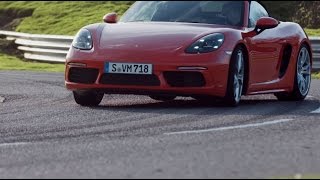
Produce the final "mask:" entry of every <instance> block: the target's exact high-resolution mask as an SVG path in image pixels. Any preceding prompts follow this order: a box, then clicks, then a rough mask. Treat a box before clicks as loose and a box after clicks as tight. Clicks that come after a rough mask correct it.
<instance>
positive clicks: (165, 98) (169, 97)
mask: <svg viewBox="0 0 320 180" xmlns="http://www.w3.org/2000/svg"><path fill="white" fill-rule="evenodd" d="M176 97H177V96H174V95H152V96H150V98H151V99H154V100H157V101H172V100H174V99H175V98H176Z"/></svg>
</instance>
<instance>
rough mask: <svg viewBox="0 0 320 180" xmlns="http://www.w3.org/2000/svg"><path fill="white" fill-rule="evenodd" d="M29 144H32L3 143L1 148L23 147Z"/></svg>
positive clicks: (0, 145)
mask: <svg viewBox="0 0 320 180" xmlns="http://www.w3.org/2000/svg"><path fill="white" fill-rule="evenodd" d="M27 144H30V143H26V142H15V143H3V144H0V147H8V146H21V145H27Z"/></svg>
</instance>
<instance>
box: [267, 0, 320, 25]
mask: <svg viewBox="0 0 320 180" xmlns="http://www.w3.org/2000/svg"><path fill="white" fill-rule="evenodd" d="M261 3H262V4H264V5H265V6H266V8H267V9H268V11H269V13H270V16H272V17H274V18H276V19H278V20H281V21H293V22H296V23H299V24H300V25H301V26H302V27H304V28H313V29H317V28H320V1H261Z"/></svg>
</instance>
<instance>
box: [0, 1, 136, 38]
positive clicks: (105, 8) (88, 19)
mask: <svg viewBox="0 0 320 180" xmlns="http://www.w3.org/2000/svg"><path fill="white" fill-rule="evenodd" d="M132 3H133V2H132V1H104V2H103V1H75V2H73V1H30V2H27V1H11V2H10V1H9V2H8V1H2V2H0V10H2V11H6V10H8V9H10V10H15V11H16V12H22V11H23V10H26V9H33V10H34V11H33V13H32V16H30V17H26V18H24V19H23V20H22V22H21V23H20V25H19V26H18V27H17V28H16V31H19V32H26V33H38V34H60V35H75V34H76V32H77V31H78V30H79V29H80V28H81V27H83V26H85V25H88V24H93V23H99V22H102V17H103V16H104V15H105V14H106V13H109V12H117V13H118V14H119V15H120V16H121V15H122V14H123V13H124V12H125V11H126V10H127V9H128V7H129V6H130V5H131V4H132Z"/></svg>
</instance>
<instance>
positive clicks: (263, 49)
mask: <svg viewBox="0 0 320 180" xmlns="http://www.w3.org/2000/svg"><path fill="white" fill-rule="evenodd" d="M268 16H269V15H268V13H267V11H266V10H265V9H264V7H263V6H262V5H260V4H259V3H257V2H255V1H251V3H250V13H249V29H250V30H254V28H255V25H256V22H257V21H258V19H260V18H261V17H268ZM276 32H277V27H276V28H273V29H267V30H264V31H263V32H261V33H259V34H257V35H254V36H252V37H247V39H246V41H247V42H248V46H249V49H250V52H249V56H250V63H249V64H250V79H249V81H250V82H249V84H250V86H249V88H251V90H253V91H255V90H259V89H261V88H262V89H265V90H267V89H268V88H270V89H271V88H272V87H271V85H272V84H273V82H275V81H276V80H277V79H278V75H279V72H278V71H277V69H278V68H277V65H278V62H279V59H280V52H281V48H282V45H281V43H282V42H281V40H280V39H279V38H278V36H277V33H276Z"/></svg>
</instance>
